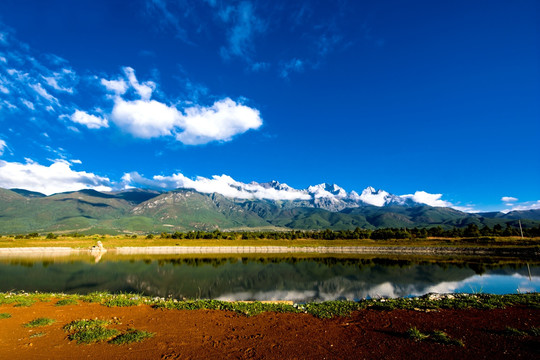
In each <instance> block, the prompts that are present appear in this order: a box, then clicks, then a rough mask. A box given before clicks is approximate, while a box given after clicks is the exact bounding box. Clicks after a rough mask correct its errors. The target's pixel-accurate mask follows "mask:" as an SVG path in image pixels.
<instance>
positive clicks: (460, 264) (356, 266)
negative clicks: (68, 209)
mask: <svg viewBox="0 0 540 360" xmlns="http://www.w3.org/2000/svg"><path fill="white" fill-rule="evenodd" d="M13 290H15V291H17V290H24V291H41V292H65V293H80V294H86V293H89V292H93V291H108V292H112V293H117V292H133V293H142V294H144V295H149V296H159V297H168V296H172V297H174V298H178V299H182V298H186V299H200V298H204V299H219V300H261V301H262V300H292V301H295V302H308V301H325V300H360V299H363V298H377V297H407V296H418V295H423V294H426V293H431V292H438V293H453V292H464V293H492V294H506V293H516V292H538V291H539V290H540V264H539V263H533V264H529V265H527V264H526V263H519V262H515V261H514V262H512V261H508V260H504V259H502V260H501V259H499V260H494V259H468V260H466V261H464V260H459V259H450V258H441V259H433V258H431V259H422V258H414V257H385V256H359V257H332V256H322V257H287V256H278V257H271V256H270V257H257V256H250V257H241V256H238V255H236V256H230V257H219V256H217V257H204V256H203V257H185V256H184V257H178V256H170V255H169V256H163V255H162V256H150V255H149V256H141V255H139V256H112V255H111V256H108V254H105V255H104V256H103V257H102V258H100V259H99V261H98V262H97V263H96V262H95V260H94V258H93V257H91V256H90V255H77V256H69V257H56V258H55V257H42V258H38V259H28V258H21V257H19V258H0V291H13Z"/></svg>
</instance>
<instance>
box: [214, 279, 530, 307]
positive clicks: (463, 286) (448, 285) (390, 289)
mask: <svg viewBox="0 0 540 360" xmlns="http://www.w3.org/2000/svg"><path fill="white" fill-rule="evenodd" d="M350 285H353V284H350ZM351 287H357V289H356V290H352V289H351ZM343 290H344V291H334V292H332V293H330V292H324V291H319V290H317V289H315V290H306V291H297V290H288V291H287V290H279V291H256V292H250V291H242V292H236V293H226V294H223V295H221V296H219V297H218V299H219V300H228V301H245V300H259V301H276V300H283V299H287V300H292V301H297V302H307V301H328V300H354V301H358V300H360V299H369V298H381V297H385V298H396V297H412V296H421V295H424V294H429V293H441V294H445V293H471V294H472V293H485V294H512V293H514V294H515V293H526V292H538V291H540V277H538V276H532V277H531V278H530V279H529V277H528V276H523V275H520V274H517V273H516V274H513V275H473V276H471V277H469V278H466V279H464V280H461V281H443V282H440V283H438V284H433V285H430V286H426V287H419V286H417V285H415V284H412V283H411V284H394V283H392V282H390V281H387V282H383V283H380V284H368V283H360V282H357V283H356V284H354V285H353V286H345V287H344V289H343Z"/></svg>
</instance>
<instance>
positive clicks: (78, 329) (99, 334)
mask: <svg viewBox="0 0 540 360" xmlns="http://www.w3.org/2000/svg"><path fill="white" fill-rule="evenodd" d="M110 323H111V322H110V321H107V320H99V319H95V320H87V319H81V320H75V321H72V322H70V323H69V324H67V325H65V326H64V328H63V329H64V331H66V332H69V333H70V334H69V336H68V338H69V339H70V340H74V341H76V342H77V344H92V343H95V342H101V341H107V340H110V339H112V338H114V337H115V336H116V335H118V330H116V329H107V328H106V326H107V325H109V324H110Z"/></svg>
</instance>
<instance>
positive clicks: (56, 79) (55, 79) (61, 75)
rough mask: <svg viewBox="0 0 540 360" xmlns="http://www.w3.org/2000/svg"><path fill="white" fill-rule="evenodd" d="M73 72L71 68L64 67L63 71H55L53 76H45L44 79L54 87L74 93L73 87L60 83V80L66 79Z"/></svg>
mask: <svg viewBox="0 0 540 360" xmlns="http://www.w3.org/2000/svg"><path fill="white" fill-rule="evenodd" d="M72 74H73V72H72V71H71V70H67V69H64V70H63V71H62V73H54V74H53V76H43V79H44V80H45V81H46V82H47V85H49V86H50V87H52V88H53V89H55V90H57V91H63V92H67V93H69V94H73V88H72V87H68V86H62V85H60V84H59V82H62V81H64V79H65V78H66V75H67V77H70V76H71V75H72ZM70 80H72V79H70Z"/></svg>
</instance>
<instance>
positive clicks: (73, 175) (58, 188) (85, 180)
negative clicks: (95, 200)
mask: <svg viewBox="0 0 540 360" xmlns="http://www.w3.org/2000/svg"><path fill="white" fill-rule="evenodd" d="M70 166H71V165H70V163H69V162H67V161H65V160H55V161H54V163H52V164H51V165H49V166H44V165H41V164H38V163H36V162H33V161H32V160H29V159H27V163H26V164H21V163H17V162H7V161H2V160H0V187H2V188H6V189H12V188H21V189H26V190H32V191H38V192H41V193H43V194H46V195H50V194H54V193H59V192H65V191H76V190H81V189H95V190H98V191H111V190H112V188H111V186H110V185H111V181H110V180H109V179H108V178H106V177H101V176H98V175H96V174H93V173H88V172H86V171H74V170H72V169H71V167H70Z"/></svg>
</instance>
